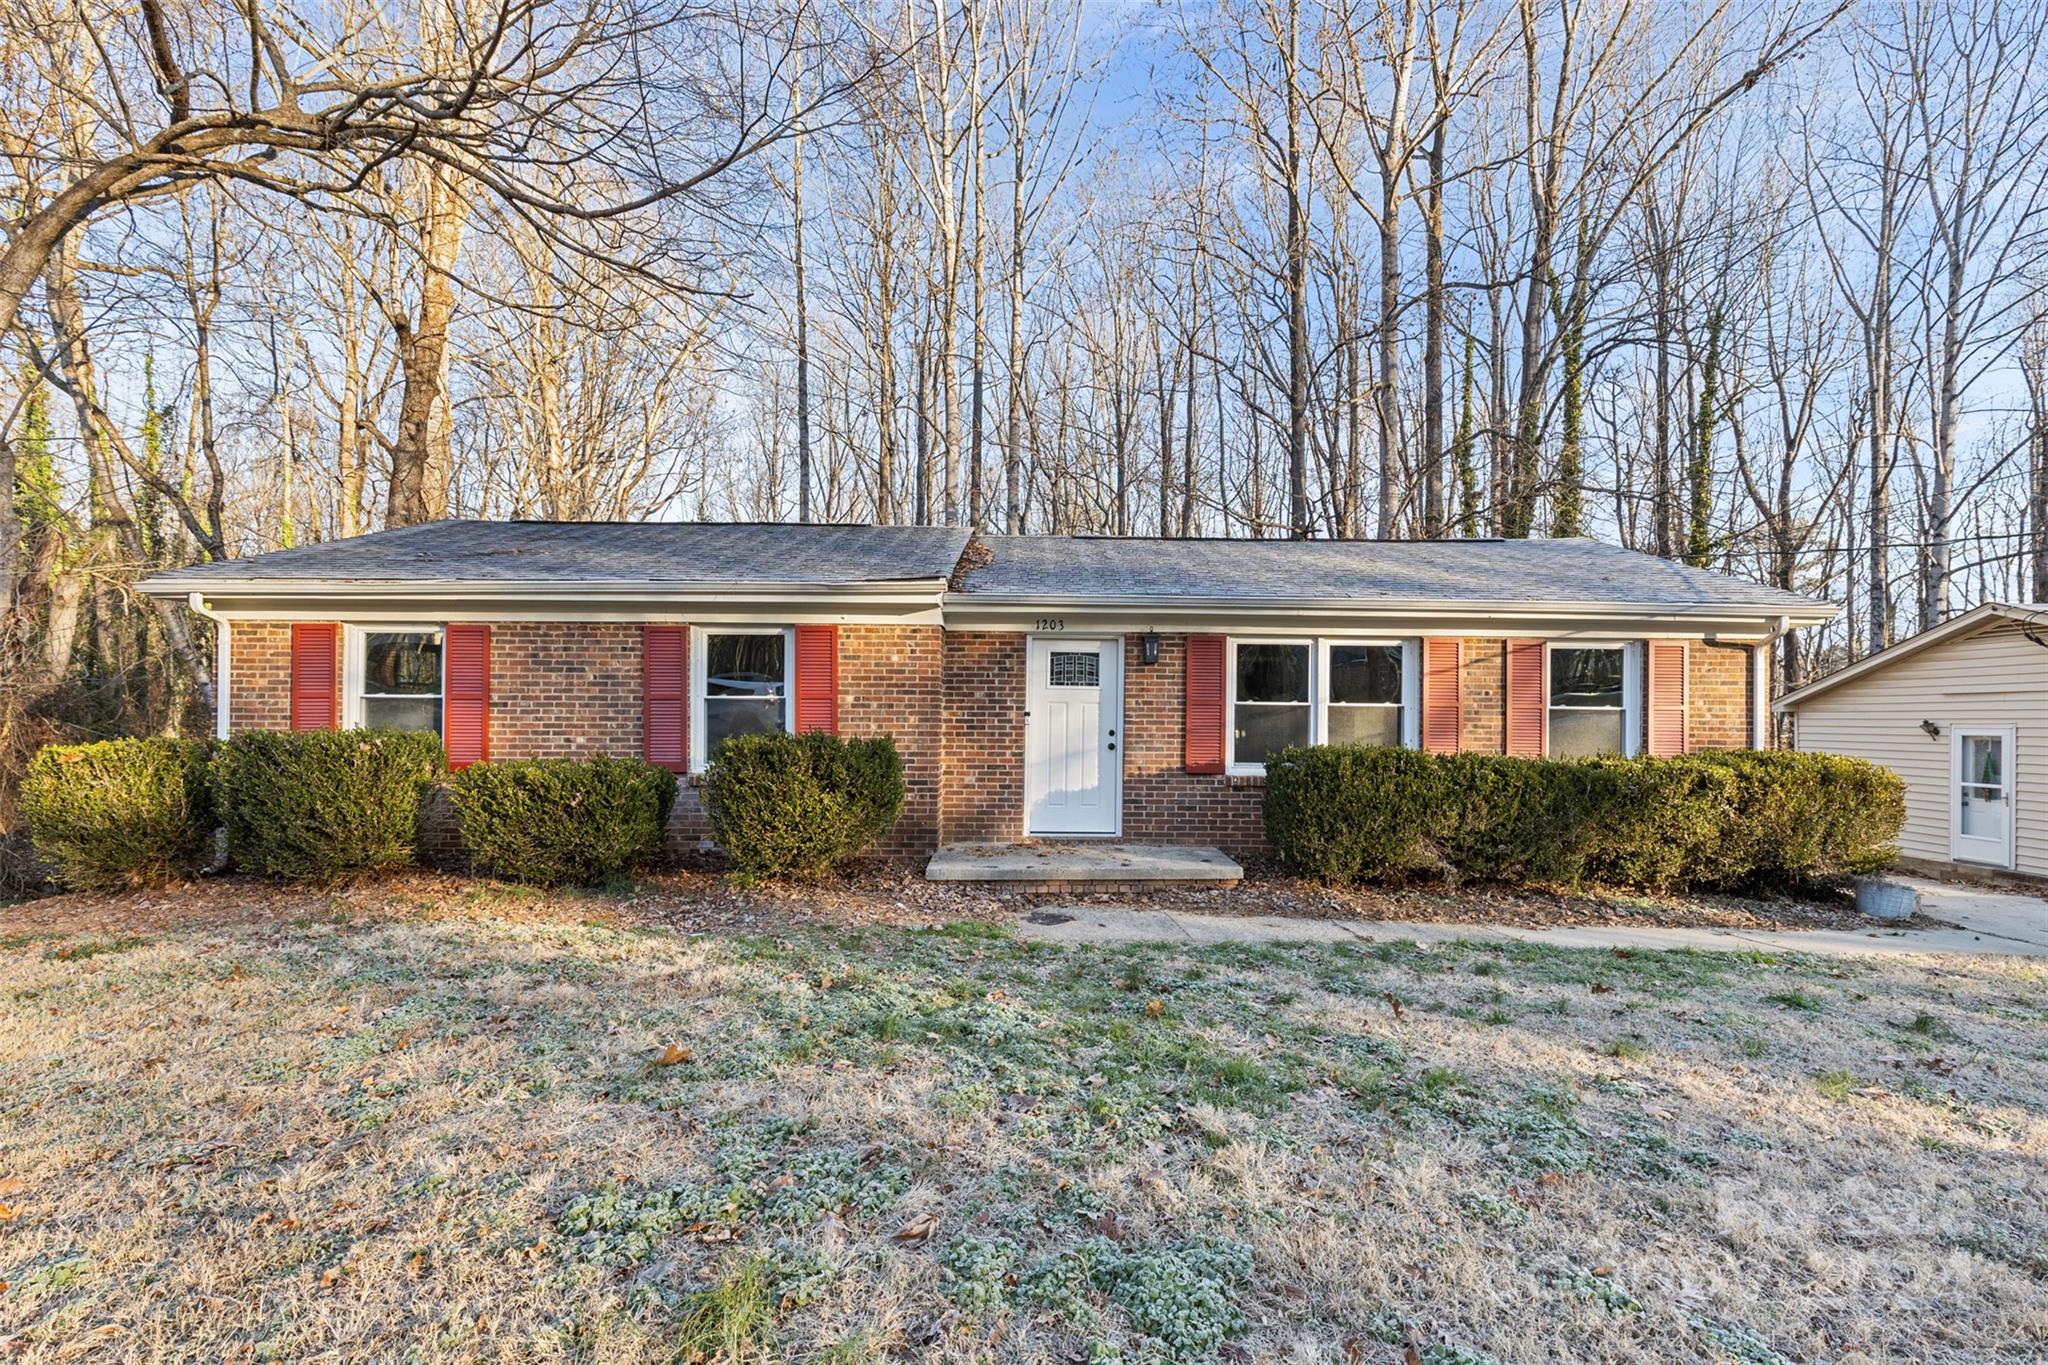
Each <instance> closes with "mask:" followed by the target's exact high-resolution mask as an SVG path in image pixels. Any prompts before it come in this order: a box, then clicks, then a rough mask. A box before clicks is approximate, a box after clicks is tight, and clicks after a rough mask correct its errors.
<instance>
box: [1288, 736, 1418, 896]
mask: <svg viewBox="0 0 2048 1365" xmlns="http://www.w3.org/2000/svg"><path fill="white" fill-rule="evenodd" d="M1444 776H1445V773H1444V769H1443V767H1442V765H1441V764H1440V763H1439V762H1438V761H1437V760H1436V759H1435V758H1434V757H1432V756H1431V755H1429V754H1425V753H1421V752H1418V751H1417V750H1414V749H1392V748H1365V747H1359V746H1352V745H1319V746H1316V747H1313V748H1303V749H1286V750H1283V751H1282V752H1280V753H1278V754H1275V755H1273V756H1272V757H1271V758H1269V759H1268V760H1267V761H1266V804H1265V811H1266V834H1267V837H1268V838H1269V839H1270V840H1271V841H1272V843H1273V846H1274V847H1275V848H1277V849H1279V850H1280V851H1281V856H1283V857H1284V858H1286V859H1287V861H1288V862H1289V863H1290V864H1291V865H1292V866H1294V867H1295V868H1297V869H1299V870H1300V871H1302V872H1305V873H1307V874H1308V875H1309V876H1311V877H1315V878H1317V879H1319V880H1321V881H1326V882H1356V881H1368V880H1372V879H1374V878H1379V877H1386V876H1390V875H1394V874H1397V873H1399V872H1401V871H1403V870H1405V869H1407V868H1410V867H1412V866H1415V865H1416V864H1418V863H1421V862H1424V861H1426V860H1427V858H1428V856H1429V853H1428V849H1429V846H1430V845H1431V844H1432V843H1433V842H1435V841H1436V840H1438V839H1439V838H1440V837H1441V836H1442V835H1443V834H1444V833H1445V831H1446V830H1447V828H1448V825H1449V820H1448V818H1447V816H1448V813H1449V806H1448V804H1447V802H1446V800H1445V791H1446V789H1445V784H1444Z"/></svg>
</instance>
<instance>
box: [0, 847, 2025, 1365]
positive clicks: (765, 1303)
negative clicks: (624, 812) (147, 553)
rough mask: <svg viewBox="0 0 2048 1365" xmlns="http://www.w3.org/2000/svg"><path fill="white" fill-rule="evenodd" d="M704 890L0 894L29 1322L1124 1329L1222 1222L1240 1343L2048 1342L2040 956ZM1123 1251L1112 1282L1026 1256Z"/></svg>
mask: <svg viewBox="0 0 2048 1365" xmlns="http://www.w3.org/2000/svg"><path fill="white" fill-rule="evenodd" d="M691 895H692V893H691V891H690V889H689V888H688V887H686V886H678V885H675V884H669V885H666V886H664V887H658V888H655V889H654V890H652V891H649V890H646V889H644V888H643V889H642V890H641V891H640V892H638V893H635V894H632V895H627V896H622V897H604V896H596V895H585V896H572V897H566V898H545V897H537V896H533V895H528V894H523V893H516V892H511V891H506V890H502V889H495V888H488V887H476V886H472V885H470V884H467V883H463V882H459V881H452V880H443V879H433V878H408V879H400V880H396V881H391V882H373V883H367V884H364V885H359V886H356V887H352V888H343V889H340V890H337V891H333V892H283V891H277V890H275V889H269V888H262V887H258V886H253V885H250V884H232V885H227V886H221V885H208V886H200V887H192V888H186V889H183V890H180V891H175V892H170V893H162V894H158V895H154V896H142V897H130V898H109V899H100V900H88V899H83V898H58V899H55V900H51V901H45V902H40V903H37V904H35V905H33V906H29V907H22V908H19V909H16V910H11V911H0V1191H4V1193H0V1205H4V1208H0V1280H5V1281H7V1285H6V1287H5V1289H4V1290H0V1357H4V1358H20V1359H23V1360H35V1361H42V1360H71V1359H104V1360H181V1361H182V1360H190V1361H214V1360H257V1359H276V1360H314V1361H357V1360H420V1361H455V1360H472V1359H479V1360H481V1359H489V1360H498V1359H516V1360H550V1361H551V1360H593V1361H613V1360H643V1359H651V1360H668V1359H687V1358H690V1357H691V1356H692V1355H693V1354H695V1355H698V1356H703V1355H705V1354H709V1353H713V1352H715V1350H716V1349H717V1347H716V1343H717V1342H718V1340H719V1339H720V1332H721V1331H725V1332H727V1334H728V1335H730V1336H732V1337H734V1338H736V1339H739V1340H741V1341H742V1342H743V1343H745V1344H743V1346H742V1347H741V1352H742V1354H750V1355H752V1356H753V1357H756V1358H760V1359H774V1360H783V1359H789V1360H817V1361H864V1360H873V1361H882V1360H891V1359H919V1360H942V1361H970V1360H974V1361H984V1360H999V1361H1065V1360H1069V1359H1081V1358H1086V1357H1085V1356H1084V1352H1085V1351H1086V1350H1087V1349H1088V1346H1089V1343H1090V1342H1091V1341H1095V1342H1100V1343H1105V1345H1102V1346H1097V1347H1096V1350H1097V1351H1098V1355H1097V1356H1095V1357H1094V1358H1096V1359H1117V1358H1120V1359H1125V1360H1130V1361H1136V1360H1140V1359H1145V1358H1147V1357H1146V1355H1145V1352H1146V1351H1147V1350H1148V1349H1152V1350H1154V1351H1155V1354H1156V1353H1157V1351H1156V1347H1150V1348H1148V1346H1147V1345H1146V1343H1145V1342H1144V1341H1143V1340H1142V1339H1141V1337H1142V1335H1143V1334H1142V1333H1141V1332H1140V1331H1139V1327H1140V1326H1142V1323H1141V1322H1140V1319H1139V1313H1140V1312H1141V1311H1142V1310H1140V1309H1134V1308H1133V1307H1132V1305H1133V1304H1134V1303H1141V1302H1143V1301H1144V1300H1143V1294H1144V1292H1145V1291H1146V1290H1147V1289H1148V1288H1150V1287H1158V1285H1165V1286H1166V1287H1167V1288H1168V1289H1173V1284H1170V1283H1169V1281H1168V1279H1161V1280H1159V1281H1158V1285H1154V1284H1153V1282H1152V1281H1151V1280H1148V1279H1147V1276H1153V1275H1155V1274H1159V1275H1163V1274H1165V1272H1164V1271H1161V1270H1160V1269H1159V1267H1160V1266H1162V1265H1165V1264H1166V1263H1167V1261H1168V1260H1171V1258H1173V1257H1176V1256H1182V1250H1181V1249H1184V1248H1185V1246H1186V1245H1187V1244H1188V1243H1189V1242H1190V1240H1191V1239H1196V1238H1202V1237H1207V1238H1213V1239H1219V1240H1221V1241H1224V1242H1228V1243H1234V1244H1237V1245H1239V1246H1242V1247H1245V1248H1248V1249H1249V1252H1250V1256H1251V1274H1250V1276H1249V1278H1248V1279H1245V1280H1242V1281H1238V1280H1235V1279H1234V1278H1233V1277H1232V1276H1231V1275H1230V1274H1227V1273H1223V1272H1216V1273H1215V1274H1209V1273H1208V1272H1207V1271H1206V1270H1203V1267H1204V1266H1206V1265H1207V1264H1208V1263H1207V1262H1204V1261H1199V1260H1193V1261H1187V1260H1185V1259H1184V1260H1182V1261H1173V1265H1177V1266H1181V1268H1183V1269H1186V1268H1187V1267H1188V1266H1190V1265H1192V1266H1193V1267H1194V1270H1195V1271H1196V1272H1200V1273H1197V1274H1196V1275H1195V1279H1196V1280H1197V1281H1200V1282H1201V1284H1200V1285H1197V1286H1196V1288H1193V1289H1191V1288H1190V1287H1189V1286H1188V1285H1187V1284H1179V1287H1178V1289H1174V1290H1173V1292H1174V1294H1178V1296H1179V1297H1178V1298H1176V1299H1175V1302H1182V1303H1185V1302H1191V1301H1192V1299H1191V1297H1190V1296H1191V1295H1194V1294H1196V1292H1197V1290H1198V1289H1202V1291H1203V1292H1206V1289H1213V1290H1214V1291H1215V1294H1216V1295H1217V1298H1216V1299H1215V1303H1216V1304H1220V1305H1222V1307H1219V1308H1218V1309H1217V1313H1218V1314H1220V1316H1216V1317H1214V1318H1213V1321H1212V1322H1211V1325H1214V1326H1216V1327H1218V1329H1219V1330H1224V1331H1227V1333H1228V1334H1229V1339H1228V1342H1227V1343H1226V1344H1225V1345H1224V1346H1223V1347H1222V1348H1221V1350H1220V1352H1211V1351H1210V1350H1209V1349H1208V1348H1206V1347H1199V1348H1198V1347H1195V1346H1189V1347H1188V1348H1187V1349H1186V1350H1185V1351H1184V1352H1183V1358H1190V1359H1201V1358H1209V1357H1210V1356H1211V1355H1212V1354H1215V1355H1219V1356H1220V1357H1221V1358H1225V1359H1254V1360H1264V1361H1289V1362H1292V1361H1322V1360H1338V1361H1343V1360H1360V1361H1382V1360H1383V1361H1389V1362H1391V1361H1397V1360H1400V1359H1402V1357H1403V1353H1404V1351H1405V1350H1406V1349H1407V1343H1410V1342H1412V1343H1413V1346H1414V1348H1415V1349H1416V1351H1417V1354H1418V1355H1419V1356H1421V1357H1422V1358H1423V1359H1426V1360H1432V1361H1436V1362H1452V1361H1456V1360H1460V1359H1477V1358H1478V1356H1477V1355H1476V1354H1469V1353H1478V1352H1484V1353H1487V1354H1489V1355H1491V1356H1492V1357H1494V1358H1497V1359H1499V1360H1504V1361H1522V1360H1541V1359H1554V1360H1619V1359H1658V1360H1666V1359H1676V1360H1713V1359H1731V1360H1741V1359H1753V1360H1767V1359H1771V1358H1773V1357H1772V1355H1771V1354H1770V1353H1772V1352H1775V1353H1776V1355H1777V1357H1778V1358H1785V1359H1800V1358H1803V1359H1808V1360H1819V1359H1870V1360H1925V1359H1943V1360H2020V1359H2040V1358H2042V1357H2043V1356H2044V1354H2048V974H2044V972H2043V970H2042V969H2041V968H2040V967H2038V966H2028V965H2024V964H2001V963H1995V962H1962V961H1949V962H1925V961H1922V962H1903V961H1889V962H1877V961H1872V962H1856V963H1838V962H1817V961H1785V960H1772V959H1748V958H1741V957H1733V956H1694V955H1685V954H1636V955H1617V954H1601V953H1575V952H1566V951H1558V950H1550V949H1543V948H1535V947H1524V946H1520V945H1487V946H1480V945H1458V946H1453V947H1450V948H1445V949H1439V950H1436V951H1423V950H1420V949H1416V948H1413V947H1411V946H1406V945H1387V946H1386V947H1385V948H1384V949H1383V950H1382V951H1380V952H1377V953H1374V952H1367V951H1361V950H1349V949H1331V948H1321V947H1299V948H1295V947H1288V948H1238V949H1212V950H1200V951H1185V950H1179V949H1173V948H1166V947H1159V946H1134V947H1131V948H1128V949H1118V950H1100V949H1097V950H1086V951H1083V950H1059V949H1050V948H1044V947H1037V946H1030V945H1024V944H1020V943H1016V942H1014V941H1011V940H1009V939H1007V938H1004V937H1001V936H991V935H990V933H989V932H988V931H987V930H986V928H985V927H984V926H978V925H969V926H966V927H964V928H962V929H958V930H955V931H951V932H939V933H931V932H916V931H913V930H910V929H906V928H900V927H892V926H876V925H862V926H853V927H849V926H847V925H845V924H829V923H828V924H822V925H821V924H815V923H798V922H796V921H795V920H794V919H793V918H791V917H788V916H784V917H783V918H781V919H779V920H778V919H777V918H776V917H775V915H774V914H773V910H774V908H775V907H774V905H773V904H771V903H767V902H762V903H760V904H758V905H756V906H755V907H754V908H751V909H749V910H747V911H746V912H745V916H743V918H746V919H747V920H748V922H747V923H745V924H742V925H740V926H738V927H737V928H736V927H734V925H733V923H732V917H733V914H734V912H733V911H731V909H730V907H725V908H723V909H717V910H716V911H715V912H714V911H713V910H711V909H707V908H706V906H705V905H696V904H693V903H692V901H691ZM709 900H710V898H707V902H706V904H707V905H708V904H709ZM789 908H793V909H801V908H802V905H801V902H795V903H792V904H791V905H790V906H789ZM908 917H911V918H915V914H914V913H911V914H910V915H909V916H908ZM847 918H872V916H858V917H856V916H848V917H847ZM701 927H708V928H709V932H701V933H691V932H685V931H687V930H691V929H693V928H701ZM743 930H751V932H742V931H743ZM671 1047H673V1049H674V1050H675V1052H674V1053H670V1056H671V1059H672V1060H671V1061H670V1064H668V1065H662V1064H660V1062H659V1059H660V1058H661V1057H662V1055H663V1054H664V1052H666V1051H668V1050H669V1049H670V1048H671ZM676 1053H684V1054H687V1057H686V1058H684V1059H681V1060H675V1059H674V1057H675V1054H676ZM834 1162H838V1163H839V1164H838V1165H834V1164H833V1163H834ZM607 1182H618V1183H619V1184H620V1185H621V1186H622V1187H623V1188H624V1189H625V1191H626V1193H627V1195H628V1196H629V1198H631V1197H637V1196H643V1195H645V1194H646V1193H647V1192H649V1191H659V1190H667V1189H681V1190H684V1191H688V1192H696V1193H701V1192H703V1191H707V1190H713V1191H719V1190H729V1191H732V1192H733V1193H732V1195H731V1197H732V1199H733V1200H734V1201H735V1202H734V1205H733V1207H734V1210H735V1211H734V1212H733V1213H731V1214H729V1215H723V1214H721V1215H718V1216H715V1217H712V1216H704V1215H703V1214H702V1212H701V1210H700V1211H699V1212H698V1213H695V1214H692V1215H691V1216H689V1217H687V1218H684V1219H682V1220H680V1221H678V1222H677V1223H676V1224H675V1225H674V1226H671V1227H668V1228H666V1229H665V1230H664V1229H662V1228H660V1227H658V1226H656V1225H654V1224H646V1225H644V1226H647V1227H649V1228H652V1229H653V1230H654V1231H655V1232H656V1233H657V1234H659V1235H656V1236H653V1237H652V1238H651V1239H650V1242H649V1244H648V1245H647V1246H645V1247H643V1248H640V1249H639V1250H638V1251H637V1252H633V1253H631V1254H621V1255H619V1256H615V1257H613V1258H612V1259H614V1260H624V1261H625V1262H627V1263H626V1264H604V1263H600V1258H599V1257H597V1256H596V1254H595V1253H596V1252H597V1251H598V1250H600V1249H602V1248H600V1247H599V1246H598V1245H597V1244H596V1243H593V1242H589V1241H579V1240H578V1238H577V1237H576V1236H575V1235H574V1232H573V1229H572V1228H571V1227H569V1226H566V1225H565V1224H564V1214H565V1212H566V1211H568V1210H569V1209H571V1207H572V1206H573V1205H574V1204H575V1201H576V1200H578V1199H579V1197H583V1196H587V1195H589V1194H591V1193H593V1192H595V1191H600V1190H601V1189H603V1188H604V1187H605V1186H606V1185H607ZM814 1195H815V1198H812V1196H814ZM691 1197H692V1198H694V1197H695V1193H693V1194H692V1195H691ZM806 1199H808V1200H810V1203H809V1204H803V1205H802V1206H801V1207H800V1208H798V1211H797V1212H796V1213H795V1214H792V1215H790V1216H786V1217H784V1216H781V1213H786V1212H787V1211H788V1209H789V1208H791V1207H795V1206H794V1205H792V1204H791V1203H790V1202H789V1201H798V1202H799V1203H801V1201H803V1200H806ZM778 1201H780V1202H778ZM812 1205H815V1206H817V1207H827V1208H829V1209H831V1210H832V1211H828V1212H825V1213H824V1214H822V1215H819V1214H817V1212H816V1208H814V1207H812ZM778 1211H781V1212H778ZM923 1214H931V1215H934V1216H935V1217H936V1230H935V1231H934V1232H933V1233H932V1234H931V1235H930V1236H929V1237H928V1238H926V1239H924V1240H919V1241H913V1240H896V1238H895V1237H894V1236H893V1234H895V1233H896V1232H897V1231H898V1230H899V1229H902V1228H904V1227H906V1225H911V1224H913V1223H914V1222H915V1221H916V1220H917V1219H918V1218H919V1216H920V1215H923ZM627 1221H628V1222H630V1221H631V1220H630V1219H629V1220H627ZM605 1245H606V1246H609V1247H612V1248H613V1249H614V1250H616V1239H614V1241H613V1242H610V1243H606V1244H605ZM1088 1246H1094V1247H1097V1248H1101V1247H1109V1248H1110V1249H1111V1250H1110V1252H1109V1253H1108V1254H1109V1255H1110V1256H1111V1257H1120V1258H1124V1259H1122V1260H1119V1261H1117V1262H1116V1263H1117V1264H1119V1265H1122V1266H1124V1267H1125V1270H1124V1271H1123V1272H1119V1273H1122V1274H1123V1275H1124V1278H1122V1279H1117V1278H1114V1277H1113V1276H1111V1277H1105V1278H1101V1279H1098V1280H1094V1281H1089V1282H1086V1283H1081V1284H1079V1285H1078V1286H1076V1287H1074V1288H1073V1291H1072V1292H1071V1293H1069V1294H1066V1295H1065V1296H1064V1297H1062V1296H1060V1295H1039V1296H1037V1297H1035V1298H1034V1296H1033V1292H1031V1286H1033V1285H1036V1284H1038V1283H1040V1281H1038V1280H1036V1279H1034V1268H1042V1267H1044V1266H1047V1265H1051V1264H1054V1263H1055V1262H1057V1261H1058V1258H1059V1257H1061V1256H1062V1255H1063V1254H1065V1255H1068V1256H1073V1255H1079V1254H1081V1251H1080V1249H1082V1248H1085V1247H1088ZM977 1249H980V1250H981V1251H983V1252H985V1253H986V1255H985V1256H984V1259H983V1260H982V1261H981V1262H974V1261H973V1258H972V1257H971V1256H970V1254H969V1253H970V1252H974V1251H976V1250H977ZM750 1257H753V1258H757V1259H755V1260H754V1261H753V1262H752V1263H751V1268H750V1263H749V1258H750ZM1005 1257H1009V1258H1011V1259H1010V1260H1005V1259H1004V1258H1005ZM976 1264H981V1265H985V1266H992V1267H993V1269H990V1270H989V1271H988V1272H987V1273H986V1274H985V1275H984V1276H983V1277H982V1279H981V1280H980V1281H977V1280H976V1279H975V1275H976V1272H975V1271H974V1265H976ZM761 1267H767V1269H765V1270H763V1269H761ZM755 1272H759V1273H758V1274H757V1273H755ZM1204 1275H1206V1276H1207V1279H1204V1278H1203V1276H1204ZM764 1277H765V1278H764ZM1169 1279H1170V1277H1169ZM1175 1283H1178V1282H1175ZM977 1284H978V1285H979V1287H978V1288H977ZM1203 1286H1206V1289H1203ZM1169 1297H1171V1295H1169ZM1048 1303H1049V1304H1051V1306H1047V1304H1048ZM750 1313H751V1314H752V1316H751V1317H750V1316H749V1314H750ZM1199 1327H1200V1324H1197V1328H1199ZM1190 1330H1196V1329H1190ZM1196 1334H1197V1335H1199V1331H1197V1332H1196ZM1190 1339H1192V1338H1190ZM1397 1343H1398V1344H1397ZM1107 1346H1114V1347H1116V1348H1118V1349H1119V1350H1120V1351H1121V1354H1120V1355H1119V1356H1110V1355H1107V1354H1101V1352H1103V1351H1105V1350H1106V1347H1107ZM1461 1352H1463V1353H1468V1354H1460V1353H1461Z"/></svg>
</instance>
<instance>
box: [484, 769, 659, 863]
mask: <svg viewBox="0 0 2048 1365" xmlns="http://www.w3.org/2000/svg"><path fill="white" fill-rule="evenodd" d="M449 798H450V800H451V801H452V802H453V803H454V806H455V818H456V821H457V823H458V825H459V826H460V828H461V830H462V842H463V843H464V844H465V845H467V846H468V848H469V851H470V855H471V856H472V857H473V858H474V859H475V860H476V865H477V868H478V870H480V871H484V872H488V873H490V874H491V875H492V876H495V877H505V878H509V879H510V880H512V881H519V882H535V883H538V884H540V885H542V886H558V885H561V884H562V883H564V882H577V883H582V884H584V885H588V884H590V883H592V882H598V881H602V880H604V879H605V878H606V877H609V876H613V875H615V874H617V873H620V872H625V871H627V870H628V869H630V868H633V867H637V866H639V865H640V864H642V863H646V862H650V861H652V860H653V859H655V858H658V857H659V856H660V855H661V848H662V831H663V830H665V829H666V828H667V827H668V815H669V811H670V810H671V809H672V808H673V807H674V805H675V801H676V777H675V774H674V773H672V772H669V771H668V770H667V769H665V768H657V767H655V766H654V765H653V764H652V763H643V762H641V761H640V760H639V759H637V758H603V757H599V758H590V759H568V758H542V759H529V760H525V761H515V762H504V763H473V764H471V765H470V766H469V767H467V768H464V769H463V770H462V771H461V772H459V773H457V774H456V775H455V778H454V780H453V781H452V782H451V783H450V784H449Z"/></svg>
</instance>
